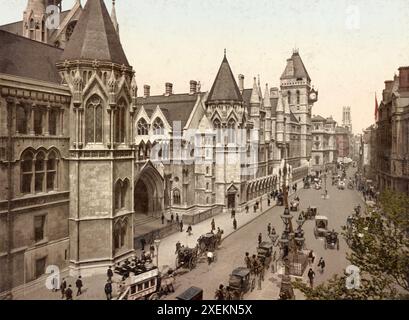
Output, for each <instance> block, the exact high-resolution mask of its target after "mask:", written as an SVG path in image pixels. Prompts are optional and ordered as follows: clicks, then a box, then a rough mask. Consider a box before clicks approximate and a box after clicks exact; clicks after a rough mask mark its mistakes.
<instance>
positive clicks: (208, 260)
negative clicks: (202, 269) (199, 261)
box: [206, 251, 214, 266]
mask: <svg viewBox="0 0 409 320" xmlns="http://www.w3.org/2000/svg"><path fill="white" fill-rule="evenodd" d="M206 256H207V264H208V265H209V266H210V264H211V263H212V262H213V258H214V256H213V252H211V251H208V252H207V255H206Z"/></svg>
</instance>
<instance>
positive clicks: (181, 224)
mask: <svg viewBox="0 0 409 320" xmlns="http://www.w3.org/2000/svg"><path fill="white" fill-rule="evenodd" d="M179 227H180V232H182V231H183V221H182V220H180V223H179Z"/></svg>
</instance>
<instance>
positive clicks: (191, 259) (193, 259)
mask: <svg viewBox="0 0 409 320" xmlns="http://www.w3.org/2000/svg"><path fill="white" fill-rule="evenodd" d="M197 256H198V248H197V246H196V247H195V248H187V247H182V248H180V249H179V250H178V252H177V253H176V262H175V265H176V269H180V268H186V269H189V270H192V269H194V268H195V267H196V265H197Z"/></svg>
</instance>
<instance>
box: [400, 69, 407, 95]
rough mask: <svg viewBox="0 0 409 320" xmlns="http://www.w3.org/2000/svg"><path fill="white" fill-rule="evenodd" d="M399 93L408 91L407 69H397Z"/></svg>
mask: <svg viewBox="0 0 409 320" xmlns="http://www.w3.org/2000/svg"><path fill="white" fill-rule="evenodd" d="M399 91H409V67H400V68H399Z"/></svg>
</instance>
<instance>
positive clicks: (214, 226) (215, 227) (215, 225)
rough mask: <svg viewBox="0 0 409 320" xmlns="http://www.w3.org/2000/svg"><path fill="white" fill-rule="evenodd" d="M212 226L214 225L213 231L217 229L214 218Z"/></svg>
mask: <svg viewBox="0 0 409 320" xmlns="http://www.w3.org/2000/svg"><path fill="white" fill-rule="evenodd" d="M211 227H212V231H214V230H216V223H215V222H214V219H212V222H211Z"/></svg>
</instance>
